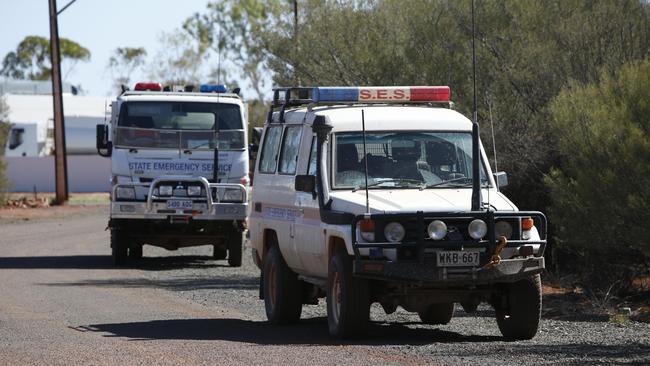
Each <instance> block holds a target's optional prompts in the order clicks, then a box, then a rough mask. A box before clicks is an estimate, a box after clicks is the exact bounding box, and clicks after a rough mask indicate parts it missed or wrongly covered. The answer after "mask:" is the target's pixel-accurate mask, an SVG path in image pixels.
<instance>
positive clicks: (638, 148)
mask: <svg viewBox="0 0 650 366" xmlns="http://www.w3.org/2000/svg"><path fill="white" fill-rule="evenodd" d="M551 114H552V117H553V119H552V126H553V127H554V128H555V129H556V130H557V132H558V146H557V148H558V151H559V153H560V155H561V157H562V158H561V161H562V163H561V164H560V166H559V167H558V168H556V169H553V170H552V171H551V173H550V174H549V176H548V177H547V178H546V184H547V186H548V187H549V190H550V193H551V199H552V204H551V209H550V212H549V214H550V218H551V220H552V221H553V222H554V224H555V229H556V235H557V238H556V239H557V242H556V243H557V244H556V249H557V250H559V251H560V252H561V255H560V256H558V259H559V260H560V262H561V265H562V266H563V267H564V268H565V269H571V270H573V271H574V272H577V274H578V275H579V276H580V277H581V279H582V280H583V281H584V283H585V285H587V286H589V287H590V288H592V289H598V288H601V289H602V288H607V287H609V286H612V285H613V284H616V287H617V288H618V289H619V290H622V291H623V292H625V290H629V289H630V286H631V281H632V279H633V278H634V277H636V276H639V275H644V274H647V273H648V272H649V263H650V261H649V259H650V240H649V239H648V238H650V225H648V223H650V138H649V137H648V136H649V135H648V134H649V133H650V59H649V60H646V61H643V62H636V63H631V64H627V65H625V66H623V67H622V68H621V69H620V70H619V71H617V72H615V73H608V72H606V71H603V72H602V74H601V77H600V80H599V81H598V82H597V83H593V84H588V85H579V84H577V83H573V84H571V85H570V86H569V87H568V88H566V89H565V90H564V91H563V92H562V93H560V94H559V95H558V96H557V97H556V98H555V99H554V101H553V102H552V104H551Z"/></svg>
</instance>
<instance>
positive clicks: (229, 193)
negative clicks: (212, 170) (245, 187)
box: [222, 189, 244, 202]
mask: <svg viewBox="0 0 650 366" xmlns="http://www.w3.org/2000/svg"><path fill="white" fill-rule="evenodd" d="M243 200H244V194H243V193H242V191H241V189H226V191H225V192H224V194H223V200H222V201H225V202H241V201H243Z"/></svg>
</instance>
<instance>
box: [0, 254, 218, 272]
mask: <svg viewBox="0 0 650 366" xmlns="http://www.w3.org/2000/svg"><path fill="white" fill-rule="evenodd" d="M210 267H228V265H227V264H225V262H220V263H218V262H217V261H215V260H212V257H210V256H198V255H185V256H168V257H144V258H142V259H140V260H137V261H131V262H130V263H129V264H128V265H127V266H121V267H116V266H115V265H113V262H112V259H111V257H110V256H107V255H67V256H47V257H46V256H43V257H0V269H125V268H133V269H142V270H146V271H166V270H173V269H179V268H210Z"/></svg>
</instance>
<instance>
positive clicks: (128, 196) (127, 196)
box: [115, 187, 135, 200]
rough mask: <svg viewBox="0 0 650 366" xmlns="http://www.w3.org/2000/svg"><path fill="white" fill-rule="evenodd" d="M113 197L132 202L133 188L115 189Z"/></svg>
mask: <svg viewBox="0 0 650 366" xmlns="http://www.w3.org/2000/svg"><path fill="white" fill-rule="evenodd" d="M115 197H116V198H117V199H122V200H134V199H135V188H133V187H117V189H116V190H115Z"/></svg>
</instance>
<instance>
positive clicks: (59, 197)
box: [49, 0, 75, 205]
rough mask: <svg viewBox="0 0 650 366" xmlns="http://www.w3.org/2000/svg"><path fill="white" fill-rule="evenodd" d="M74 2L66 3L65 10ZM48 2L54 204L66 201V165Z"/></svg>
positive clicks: (55, 33) (55, 36) (53, 14)
mask: <svg viewBox="0 0 650 366" xmlns="http://www.w3.org/2000/svg"><path fill="white" fill-rule="evenodd" d="M74 1H75V0H73V1H71V2H70V3H68V4H67V5H66V6H65V7H63V9H61V11H63V10H65V9H66V8H67V7H68V6H70V5H71V4H72V3H73V2H74ZM49 2H50V60H51V61H52V97H53V98H54V154H55V155H54V175H55V183H56V204H57V205H62V204H64V203H65V202H66V201H67V200H68V164H67V158H66V147H65V123H64V120H63V95H62V94H63V88H62V86H61V51H60V49H59V25H58V22H57V17H58V15H59V13H60V12H59V13H57V10H56V0H49Z"/></svg>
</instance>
